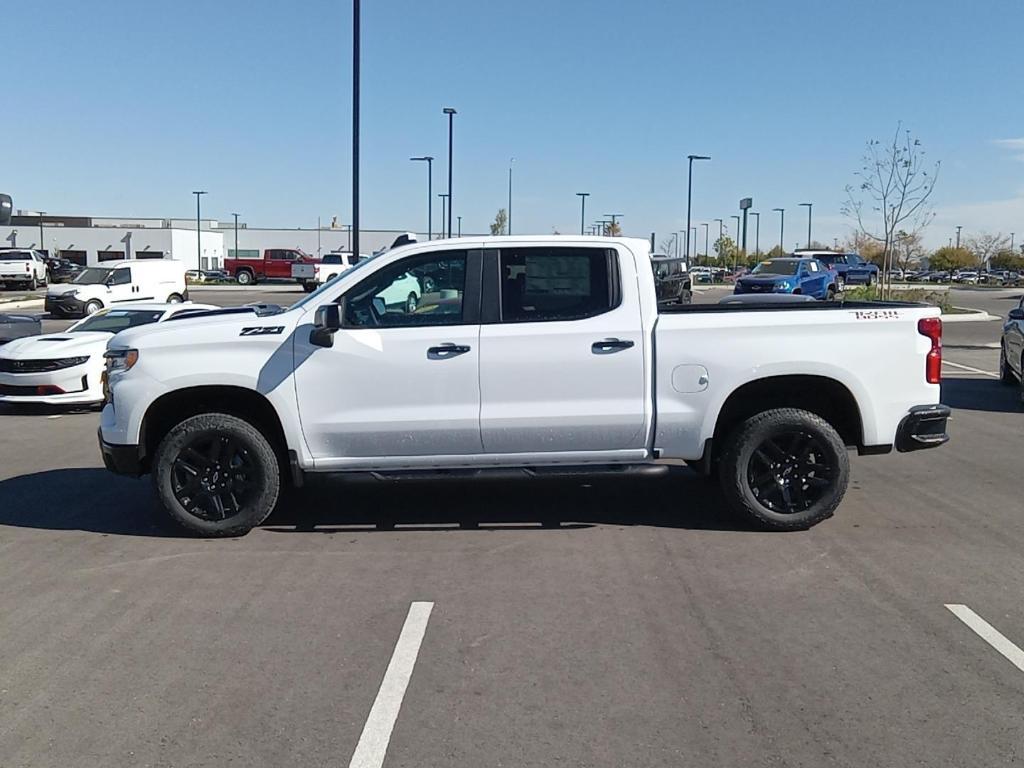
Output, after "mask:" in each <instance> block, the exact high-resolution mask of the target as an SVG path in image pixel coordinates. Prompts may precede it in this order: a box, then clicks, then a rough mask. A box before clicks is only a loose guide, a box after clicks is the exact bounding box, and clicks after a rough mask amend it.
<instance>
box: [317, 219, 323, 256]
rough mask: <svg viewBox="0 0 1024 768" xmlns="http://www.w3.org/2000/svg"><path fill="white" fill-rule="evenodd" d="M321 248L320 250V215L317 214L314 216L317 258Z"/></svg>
mask: <svg viewBox="0 0 1024 768" xmlns="http://www.w3.org/2000/svg"><path fill="white" fill-rule="evenodd" d="M321 250H322V248H321V246H320V217H319V216H317V217H316V257H317V258H318V259H319V258H320V251H321Z"/></svg>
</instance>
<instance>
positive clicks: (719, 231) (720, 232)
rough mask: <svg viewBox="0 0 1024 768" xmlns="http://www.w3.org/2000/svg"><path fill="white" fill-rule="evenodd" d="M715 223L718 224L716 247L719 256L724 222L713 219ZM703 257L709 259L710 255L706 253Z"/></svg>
mask: <svg viewBox="0 0 1024 768" xmlns="http://www.w3.org/2000/svg"><path fill="white" fill-rule="evenodd" d="M715 221H717V222H718V243H717V245H718V251H719V254H721V251H722V238H723V237H725V222H723V221H722V220H721V219H715ZM705 256H707V257H708V258H710V257H711V254H710V253H707V254H705Z"/></svg>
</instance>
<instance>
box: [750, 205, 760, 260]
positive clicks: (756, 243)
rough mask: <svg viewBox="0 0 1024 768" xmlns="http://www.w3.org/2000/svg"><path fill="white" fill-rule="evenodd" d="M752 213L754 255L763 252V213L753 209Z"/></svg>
mask: <svg viewBox="0 0 1024 768" xmlns="http://www.w3.org/2000/svg"><path fill="white" fill-rule="evenodd" d="M750 215H751V216H753V217H754V255H755V256H759V255H760V254H761V214H760V213H758V212H757V211H751V212H750Z"/></svg>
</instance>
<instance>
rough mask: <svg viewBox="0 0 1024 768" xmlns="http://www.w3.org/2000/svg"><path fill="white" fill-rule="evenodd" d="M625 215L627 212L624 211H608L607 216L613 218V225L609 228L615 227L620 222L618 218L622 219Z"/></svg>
mask: <svg viewBox="0 0 1024 768" xmlns="http://www.w3.org/2000/svg"><path fill="white" fill-rule="evenodd" d="M624 215H625V214H623V213H606V214H605V216H607V217H608V218H609V219H611V227H610V228H609V229H612V228H614V227H615V225H616V224H618V220H619V219H621V218H622V217H623V216H624Z"/></svg>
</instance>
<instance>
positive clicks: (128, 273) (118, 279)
mask: <svg viewBox="0 0 1024 768" xmlns="http://www.w3.org/2000/svg"><path fill="white" fill-rule="evenodd" d="M131 281H132V270H131V267H125V268H124V269H115V270H113V271H112V272H111V274H110V284H111V285H129V284H130V283H131Z"/></svg>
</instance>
